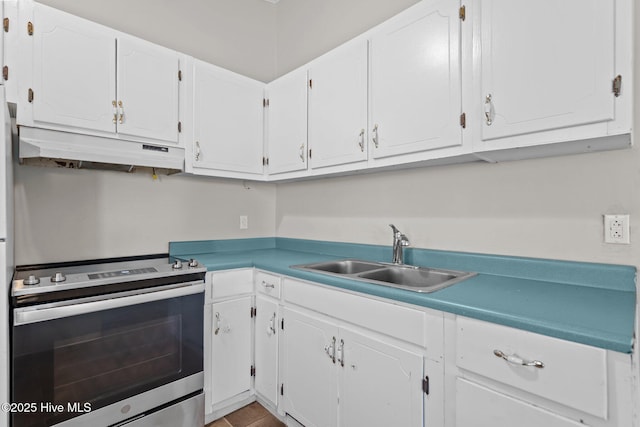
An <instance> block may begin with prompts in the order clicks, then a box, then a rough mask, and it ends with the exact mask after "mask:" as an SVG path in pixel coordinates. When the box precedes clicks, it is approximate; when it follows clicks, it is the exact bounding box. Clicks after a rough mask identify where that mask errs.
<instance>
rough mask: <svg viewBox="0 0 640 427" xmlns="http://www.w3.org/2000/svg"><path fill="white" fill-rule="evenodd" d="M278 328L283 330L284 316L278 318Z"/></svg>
mask: <svg viewBox="0 0 640 427" xmlns="http://www.w3.org/2000/svg"><path fill="white" fill-rule="evenodd" d="M280 329H282V330H283V331H284V317H283V318H282V319H280Z"/></svg>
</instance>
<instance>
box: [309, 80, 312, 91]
mask: <svg viewBox="0 0 640 427" xmlns="http://www.w3.org/2000/svg"><path fill="white" fill-rule="evenodd" d="M309 89H313V79H309Z"/></svg>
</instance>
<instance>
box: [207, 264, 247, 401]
mask: <svg viewBox="0 0 640 427" xmlns="http://www.w3.org/2000/svg"><path fill="white" fill-rule="evenodd" d="M208 275H209V276H210V281H211V285H210V286H211V296H212V298H211V301H212V304H211V309H210V314H209V316H206V317H208V318H209V319H210V322H211V323H210V324H209V325H207V327H205V333H206V334H207V335H208V338H209V340H210V344H209V346H210V351H209V355H210V362H209V363H205V366H207V365H209V367H210V368H209V369H210V370H209V372H208V373H207V372H205V378H206V379H205V381H207V380H208V381H210V382H209V387H208V390H209V396H205V408H206V409H205V411H206V412H207V413H212V412H213V413H214V414H215V411H217V410H219V409H221V408H225V407H227V406H228V405H230V404H233V403H235V402H239V401H243V399H246V398H248V397H249V396H250V393H251V386H252V377H251V367H252V337H253V335H252V330H253V328H252V325H253V319H252V317H253V316H252V313H253V311H252V310H253V270H252V269H241V270H229V271H221V272H215V273H208ZM205 343H206V340H205ZM205 346H206V344H205ZM206 390H207V387H206V385H205V392H206Z"/></svg>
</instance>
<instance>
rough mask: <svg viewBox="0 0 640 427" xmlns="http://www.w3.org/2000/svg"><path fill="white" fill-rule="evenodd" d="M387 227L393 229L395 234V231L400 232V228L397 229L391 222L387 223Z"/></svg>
mask: <svg viewBox="0 0 640 427" xmlns="http://www.w3.org/2000/svg"><path fill="white" fill-rule="evenodd" d="M389 227H391V229H392V230H393V233H394V234H395V233H400V230H398V229H397V228H396V226H395V225H393V224H389Z"/></svg>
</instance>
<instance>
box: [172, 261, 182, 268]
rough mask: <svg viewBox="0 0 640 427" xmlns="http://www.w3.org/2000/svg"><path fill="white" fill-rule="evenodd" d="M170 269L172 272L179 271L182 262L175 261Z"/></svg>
mask: <svg viewBox="0 0 640 427" xmlns="http://www.w3.org/2000/svg"><path fill="white" fill-rule="evenodd" d="M172 268H173V269H174V270H180V269H181V268H182V261H180V260H179V259H177V260H176V262H174V263H173V266H172Z"/></svg>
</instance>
